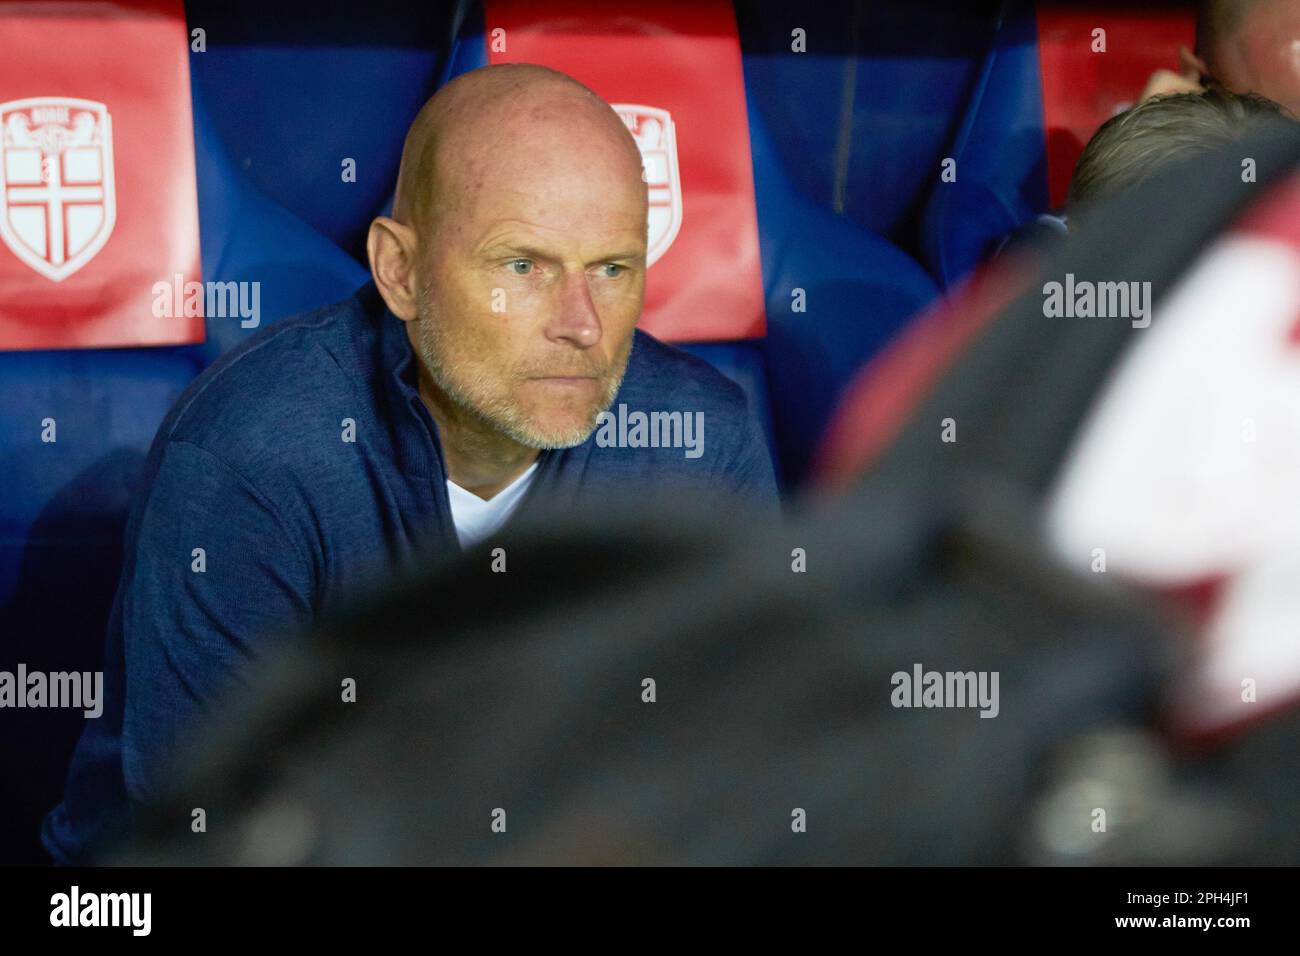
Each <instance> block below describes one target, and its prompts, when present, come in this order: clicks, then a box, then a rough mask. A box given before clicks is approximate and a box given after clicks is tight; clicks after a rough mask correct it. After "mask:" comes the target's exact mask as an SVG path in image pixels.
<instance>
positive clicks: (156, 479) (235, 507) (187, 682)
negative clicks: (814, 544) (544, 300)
mask: <svg viewBox="0 0 1300 956" xmlns="http://www.w3.org/2000/svg"><path fill="white" fill-rule="evenodd" d="M417 371H418V366H417V365H416V357H415V354H414V351H413V350H412V348H411V345H410V342H409V340H408V339H407V336H406V331H405V328H404V326H403V324H402V323H401V322H400V321H399V320H398V319H397V318H396V317H394V316H393V315H392V314H391V313H390V312H389V311H388V310H387V309H386V308H385V306H384V304H383V300H382V299H381V298H380V296H379V294H378V292H377V290H376V289H375V287H374V285H373V283H372V284H369V285H367V286H364V287H363V288H362V289H360V290H359V291H358V292H357V293H356V295H354V296H353V297H352V298H350V299H348V300H346V301H344V302H341V303H338V304H336V305H333V306H328V307H326V308H324V309H321V310H318V311H316V312H312V313H308V314H306V315H303V316H299V317H296V318H293V319H288V320H285V321H283V322H280V323H278V324H276V325H273V326H269V327H267V328H266V329H263V330H261V331H260V332H258V333H257V334H256V335H254V336H253V337H252V338H250V339H249V340H248V341H247V342H246V343H244V344H243V345H241V346H240V347H238V348H236V349H234V350H233V351H231V352H230V353H228V354H227V355H225V356H223V357H222V358H221V359H220V360H219V361H218V362H216V363H215V364H214V365H213V366H212V367H211V368H209V369H208V370H207V371H205V372H204V373H203V374H202V375H201V376H199V377H198V378H197V379H196V380H195V381H194V382H193V383H192V384H191V385H190V387H189V388H188V389H186V391H185V393H184V394H183V395H182V396H181V397H180V399H179V400H178V401H177V403H176V405H175V407H174V408H172V410H171V411H170V412H169V413H168V415H167V417H166V419H164V421H163V423H162V425H161V427H160V428H159V430H158V435H157V436H156V437H155V439H154V442H153V446H152V447H151V449H150V451H149V456H148V459H147V462H146V465H145V471H144V476H143V482H142V486H141V488H140V491H139V493H138V496H137V498H136V501H135V504H134V506H133V508H132V512H131V516H130V519H129V521H128V525H127V531H126V545H125V556H124V565H123V571H122V578H121V581H120V583H119V585H118V590H117V596H116V598H115V600H114V604H113V610H112V615H111V617H110V620H109V626H108V634H107V642H106V646H105V659H104V669H105V673H104V697H105V701H104V713H103V715H102V716H101V717H100V718H98V719H95V720H91V721H89V722H88V724H87V726H86V730H85V731H84V733H83V734H82V737H81V740H80V741H79V743H78V745H77V749H76V752H75V754H74V756H73V760H72V766H71V768H70V770H69V773H68V782H67V788H66V791H65V794H64V800H63V802H62V803H61V804H60V805H59V806H58V807H56V808H55V809H54V810H53V811H51V812H50V814H49V815H48V816H47V817H46V819H45V822H44V826H43V827H42V834H41V836H42V840H43V842H44V844H45V847H46V849H47V850H48V851H49V852H50V854H51V855H52V856H53V858H54V859H55V861H56V862H71V861H75V860H77V859H80V858H82V857H83V856H84V854H86V853H87V852H88V851H89V850H92V849H93V848H94V845H95V843H96V841H98V840H99V839H100V838H101V837H102V836H103V835H105V834H107V833H112V832H115V831H119V830H121V829H122V828H123V827H125V826H126V825H127V824H128V823H129V819H130V817H131V807H132V805H133V804H136V803H147V802H150V801H151V800H153V799H156V798H157V797H158V796H159V795H160V792H161V790H162V788H163V787H164V785H165V784H166V782H167V780H168V776H169V773H170V771H171V768H172V766H173V764H174V762H175V758H176V756H177V752H178V750H179V749H183V748H184V747H185V744H186V732H187V730H188V729H189V728H190V727H191V726H192V725H193V722H194V721H195V719H196V718H198V717H200V716H204V715H208V714H210V713H211V712H212V711H213V709H214V705H216V704H217V703H218V702H219V701H220V700H221V698H222V696H223V695H224V694H226V693H229V692H230V690H231V689H232V687H233V686H236V685H237V684H238V683H239V682H240V680H241V676H240V675H241V671H243V670H244V669H245V668H246V667H247V666H248V664H249V662H250V661H253V660H256V659H257V658H258V657H259V656H261V655H262V654H265V653H266V652H267V651H268V650H269V649H271V648H272V647H273V646H274V645H275V643H276V642H277V641H283V640H286V639H290V638H291V636H292V635H294V634H295V633H298V632H300V631H301V630H302V629H303V628H305V627H307V626H308V625H310V624H311V623H312V622H313V621H315V620H316V619H318V618H319V617H320V616H321V615H324V614H327V613H328V612H329V611H330V610H331V609H333V608H336V607H338V606H339V605H341V604H343V603H345V602H346V601H348V600H349V599H351V598H353V597H355V596H357V595H358V594H359V593H361V592H363V591H365V590H367V589H369V588H372V587H375V586H377V585H379V584H380V583H382V581H383V580H384V579H385V578H386V577H391V576H392V575H393V573H394V572H395V571H396V570H399V569H402V568H404V567H411V566H414V565H415V564H416V563H418V562H422V561H424V560H426V559H428V558H430V557H435V556H437V555H439V554H448V553H453V552H455V551H457V550H459V544H458V543H457V539H456V534H455V529H454V525H453V523H452V518H451V509H450V505H449V503H448V497H447V488H446V475H445V472H444V467H443V462H442V453H441V450H440V446H439V444H438V436H437V428H436V426H435V424H434V422H433V419H432V417H431V416H430V415H429V412H428V409H427V408H426V407H425V405H424V403H423V402H422V401H421V399H420V397H419V394H418V391H417ZM620 405H624V406H626V409H625V410H626V411H627V412H628V413H630V412H633V411H637V410H640V411H644V412H646V413H649V412H652V411H658V412H682V413H684V414H694V413H702V421H703V424H704V431H703V437H704V442H703V454H701V455H699V456H698V457H688V455H687V454H686V450H684V449H683V448H681V447H658V448H654V447H612V446H610V445H609V443H608V441H607V440H606V441H604V442H603V443H602V441H598V440H597V436H596V435H593V436H592V437H591V438H589V439H588V440H587V441H586V442H585V443H583V444H582V445H579V446H578V447H576V448H570V449H565V450H563V451H551V452H542V453H541V455H540V459H539V467H538V472H537V475H536V477H535V479H534V481H533V483H532V485H531V487H530V488H529V490H528V494H527V497H526V498H525V500H524V502H523V504H522V505H521V506H520V508H519V510H518V512H516V517H518V515H519V514H522V513H527V512H529V511H530V509H536V508H537V507H542V506H544V507H552V506H557V507H560V508H563V507H568V506H573V505H579V504H581V503H583V502H584V501H598V500H599V501H608V500H610V499H611V498H614V499H617V498H618V497H619V496H631V495H633V494H635V493H636V492H637V491H638V490H641V491H644V490H646V489H647V487H653V488H654V489H657V490H660V491H663V490H665V489H668V488H672V489H673V490H674V491H676V490H677V489H678V488H679V487H680V488H681V489H683V490H686V491H688V492H689V491H690V490H691V489H694V490H697V491H699V492H700V493H708V494H722V495H724V496H728V497H730V498H732V499H733V500H735V501H736V502H737V503H738V504H740V505H742V506H743V505H752V506H757V507H761V508H771V507H775V504H776V486H775V482H774V479H773V475H772V466H771V460H770V458H769V456H768V453H767V449H766V446H765V444H764V442H763V439H762V437H761V433H760V431H759V429H758V427H757V425H756V424H755V422H754V420H753V418H752V416H751V415H750V413H749V410H748V409H747V407H746V402H745V397H744V393H743V392H742V391H741V390H740V388H739V387H737V386H736V385H735V384H734V383H732V382H731V381H729V380H728V379H726V378H725V377H724V376H722V375H721V374H720V373H719V372H718V371H717V370H715V369H714V368H713V367H712V366H710V365H708V364H707V363H705V362H703V361H700V360H699V359H696V358H694V357H692V356H690V355H687V354H686V353H684V352H682V351H679V350H677V349H674V348H671V347H669V346H666V345H664V344H663V343H661V342H659V341H657V340H655V339H654V338H652V337H651V336H649V335H646V334H644V333H642V332H639V331H638V332H637V333H636V338H635V341H634V343H633V348H632V353H631V357H630V358H629V361H628V368H627V374H626V376H625V377H624V380H623V384H622V387H621V389H620V391H619V394H618V397H617V399H616V400H615V403H614V409H615V410H617V409H618V407H619V406H620ZM346 419H350V420H351V421H352V422H353V423H355V425H354V426H353V428H352V430H353V431H354V434H355V440H354V441H346V440H345V434H346V432H347V429H348V426H347V424H346V423H345V420H346ZM616 430H617V429H616V428H615V427H613V426H611V428H610V429H607V430H606V435H607V437H608V436H609V435H611V434H614V433H615V432H616ZM598 434H599V432H598ZM693 454H694V453H693ZM512 520H513V519H512ZM507 527H508V526H507ZM504 530H505V529H503V532H504ZM485 546H490V542H487V543H485ZM197 549H202V551H201V553H200V552H199V551H198V550H197ZM200 568H201V569H202V570H201V572H200V570H199V569H200Z"/></svg>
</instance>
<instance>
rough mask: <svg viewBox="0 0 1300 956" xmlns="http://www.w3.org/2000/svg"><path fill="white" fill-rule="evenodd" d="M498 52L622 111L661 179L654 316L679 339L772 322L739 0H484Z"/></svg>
mask: <svg viewBox="0 0 1300 956" xmlns="http://www.w3.org/2000/svg"><path fill="white" fill-rule="evenodd" d="M485 22H486V27H487V29H486V34H485V40H486V42H487V45H488V60H489V62H491V63H539V64H542V65H543V66H549V67H551V68H552V69H555V70H560V71H561V72H563V73H567V74H569V75H570V76H572V77H573V78H574V79H576V80H579V81H580V82H582V83H584V84H586V85H587V86H589V87H590V88H591V89H593V90H595V91H596V92H597V93H598V94H599V95H600V96H601V97H602V98H604V99H605V100H606V101H607V102H608V103H609V104H610V105H611V106H613V107H614V109H615V111H616V112H618V113H619V115H620V116H622V118H623V121H624V123H626V124H627V126H628V129H629V130H630V131H631V132H632V135H633V136H634V137H635V138H636V140H637V144H638V145H639V146H640V148H641V156H642V160H643V162H644V165H645V170H646V180H647V184H648V187H649V193H650V237H649V239H650V242H649V250H648V251H649V255H648V260H649V262H650V270H649V273H648V275H647V279H646V306H645V313H644V315H643V317H642V320H641V327H642V328H643V329H645V330H646V331H648V332H650V333H652V334H654V335H656V336H658V337H660V338H664V339H670V340H673V341H678V342H682V341H708V340H726V339H741V338H754V337H758V336H761V335H763V333H764V331H765V330H766V321H765V316H764V310H763V277H762V269H761V265H760V260H759V248H758V216H757V213H756V211H755V207H754V171H753V167H752V165H751V158H750V148H749V119H748V116H747V114H746V111H745V82H744V74H743V72H742V70H741V61H740V42H739V40H738V39H737V34H736V21H735V14H734V12H733V11H732V7H731V4H730V3H728V2H718V0H701V2H698V3H694V4H690V5H687V4H657V3H648V2H644V0H640V2H632V3H620V4H612V5H605V4H595V3H583V2H559V3H544V4H538V3H525V2H516V0H495V2H494V0H489V2H487V3H486V4H485Z"/></svg>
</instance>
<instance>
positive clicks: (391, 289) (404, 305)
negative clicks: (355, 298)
mask: <svg viewBox="0 0 1300 956" xmlns="http://www.w3.org/2000/svg"><path fill="white" fill-rule="evenodd" d="M417 246H418V243H417V241H416V235H415V230H414V229H412V228H411V227H410V226H407V225H403V224H402V223H400V222H398V221H397V220H396V219H389V218H388V217H387V216H378V217H376V218H375V220H374V222H372V223H371V224H370V232H369V233H368V234H367V235H366V255H367V257H368V258H369V259H370V275H371V276H373V277H374V280H375V286H376V287H377V288H378V289H379V294H380V295H381V296H383V297H384V302H385V303H386V304H387V305H388V309H389V311H390V312H392V313H393V315H395V316H397V317H398V318H399V319H401V320H402V321H403V322H410V321H411V320H412V319H414V318H415V317H416V315H417V314H418V312H419V309H418V307H417V306H418V301H419V300H418V298H417V291H418V290H417V285H416V283H417V282H418V281H419V276H418V273H419V270H418V269H416V267H415V266H416V253H417Z"/></svg>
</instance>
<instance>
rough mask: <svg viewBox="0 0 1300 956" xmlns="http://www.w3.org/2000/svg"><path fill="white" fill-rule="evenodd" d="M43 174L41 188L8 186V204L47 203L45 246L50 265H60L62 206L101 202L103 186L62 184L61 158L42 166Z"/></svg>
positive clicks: (61, 256)
mask: <svg viewBox="0 0 1300 956" xmlns="http://www.w3.org/2000/svg"><path fill="white" fill-rule="evenodd" d="M41 167H42V168H43V169H44V171H45V175H44V179H45V185H44V186H10V187H9V203H10V205H17V204H19V203H33V202H40V203H47V204H48V206H47V210H46V216H47V222H48V232H47V234H46V240H45V241H46V244H47V245H48V246H49V259H50V263H51V264H52V265H56V266H61V265H63V260H64V249H63V207H64V205H66V204H68V203H79V202H103V200H104V188H103V187H102V186H65V185H63V175H62V172H63V156H62V155H60V156H58V157H57V158H55V159H54V161H53V162H51V161H49V160H48V159H47V160H45V161H44V162H42V163H41Z"/></svg>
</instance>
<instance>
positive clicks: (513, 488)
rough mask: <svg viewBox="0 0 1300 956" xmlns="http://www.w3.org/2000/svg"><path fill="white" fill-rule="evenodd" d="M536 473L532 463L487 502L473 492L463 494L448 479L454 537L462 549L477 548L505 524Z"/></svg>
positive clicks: (462, 491) (457, 486)
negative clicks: (477, 545) (454, 526)
mask: <svg viewBox="0 0 1300 956" xmlns="http://www.w3.org/2000/svg"><path fill="white" fill-rule="evenodd" d="M536 471H537V462H533V463H532V464H531V465H529V466H528V470H527V471H525V472H524V473H523V474H522V475H520V476H519V477H518V478H516V479H515V480H514V481H512V482H510V484H508V485H506V486H505V487H504V488H502V489H501V490H500V491H498V492H497V493H496V494H495V495H493V496H492V497H491V498H489V499H488V500H487V501H484V500H483V499H482V498H480V497H479V496H478V495H476V494H474V493H473V492H472V491H466V490H465V489H464V488H462V487H461V486H460V485H458V484H456V483H455V482H454V481H452V480H451V479H450V478H449V479H447V497H448V498H449V499H450V500H451V520H452V522H453V523H454V524H455V525H456V537H457V538H459V539H460V546H461V547H462V548H469V547H472V546H474V545H476V544H478V543H479V542H480V541H482V540H483V539H484V538H486V537H488V535H490V534H492V533H493V532H494V531H496V530H497V529H498V528H500V527H501V526H502V525H503V524H505V523H506V519H507V518H509V517H510V516H511V515H512V514H514V511H515V509H516V508H517V507H519V502H521V501H522V500H523V498H524V493H525V492H526V491H528V486H529V485H530V484H532V483H533V475H534V473H536Z"/></svg>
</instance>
